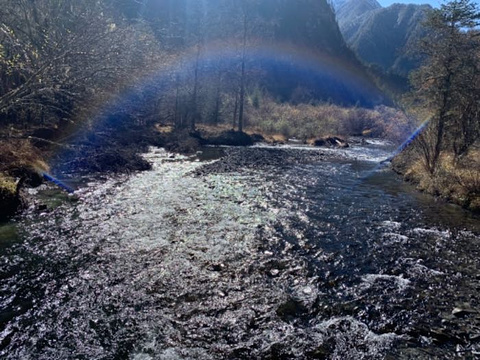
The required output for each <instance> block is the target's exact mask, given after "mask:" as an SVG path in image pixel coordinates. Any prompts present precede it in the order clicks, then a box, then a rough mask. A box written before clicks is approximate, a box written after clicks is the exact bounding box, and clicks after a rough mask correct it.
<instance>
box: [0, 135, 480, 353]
mask: <svg viewBox="0 0 480 360" xmlns="http://www.w3.org/2000/svg"><path fill="white" fill-rule="evenodd" d="M390 150H391V148H390V146H388V144H385V143H383V142H380V141H379V142H371V143H369V144H366V145H364V146H356V147H353V148H351V149H346V150H328V151H327V150H318V149H309V148H302V147H297V148H295V147H276V148H272V147H254V148H248V149H245V148H242V149H229V148H227V149H221V150H218V149H206V150H205V153H204V156H203V158H202V159H201V160H202V161H200V160H199V159H197V160H196V161H194V159H187V158H183V157H179V156H176V157H174V156H173V155H169V154H167V153H165V152H164V151H163V150H161V149H152V151H151V152H150V153H149V154H147V155H146V157H147V158H148V159H149V160H150V161H151V162H152V163H153V164H154V168H153V170H152V171H149V172H143V173H139V174H135V175H131V176H118V177H114V178H109V179H103V180H90V182H87V183H84V184H83V185H81V186H80V187H79V190H77V192H76V194H75V196H74V197H69V196H66V195H63V194H61V193H59V192H58V191H56V190H51V189H50V190H49V189H43V190H42V189H40V190H38V191H36V194H34V195H35V198H36V199H39V200H37V201H40V202H41V203H42V204H43V205H37V206H34V207H32V209H30V210H29V211H28V212H27V213H26V214H24V215H23V216H22V217H21V218H19V219H17V221H16V222H12V223H10V224H6V225H4V226H1V227H0V261H1V267H0V305H1V306H0V358H2V359H26V360H28V359H32V360H33V359H35V360H40V359H132V360H151V359H384V358H387V359H453V358H458V359H463V358H466V359H475V358H476V357H477V356H479V354H480V313H479V310H480V307H479V301H480V296H479V291H480V272H479V270H480V269H479V268H480V265H479V260H478V259H479V255H480V235H479V234H480V219H479V218H478V217H474V216H473V215H470V214H469V213H466V212H464V211H462V210H461V209H459V208H458V207H455V206H452V205H447V204H443V203H441V202H439V201H435V200H434V199H432V198H430V197H428V196H425V195H422V194H419V193H417V192H415V191H414V190H413V189H412V188H411V187H410V186H409V185H407V184H404V183H402V182H401V181H400V180H399V179H398V178H397V177H396V175H395V174H394V173H393V172H392V171H390V170H389V169H387V168H384V167H381V166H379V165H378V164H379V161H380V160H382V159H384V158H387V157H388V156H389V154H390ZM219 151H221V152H224V153H225V154H224V155H225V156H223V157H222V158H221V159H217V160H212V159H214V158H215V157H218V156H217V155H218V152H219ZM212 153H213V156H212Z"/></svg>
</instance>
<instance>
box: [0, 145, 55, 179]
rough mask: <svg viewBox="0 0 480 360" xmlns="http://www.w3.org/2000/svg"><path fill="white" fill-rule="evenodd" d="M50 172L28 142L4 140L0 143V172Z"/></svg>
mask: <svg viewBox="0 0 480 360" xmlns="http://www.w3.org/2000/svg"><path fill="white" fill-rule="evenodd" d="M23 168H27V169H31V170H35V171H37V172H40V173H41V172H45V171H48V165H47V163H46V162H45V161H44V159H43V158H42V156H41V155H40V153H39V150H38V149H37V148H35V147H34V146H33V145H32V144H31V143H30V141H28V140H20V139H14V140H3V141H2V142H1V143H0V172H2V173H4V174H12V173H13V172H14V171H16V170H18V169H23Z"/></svg>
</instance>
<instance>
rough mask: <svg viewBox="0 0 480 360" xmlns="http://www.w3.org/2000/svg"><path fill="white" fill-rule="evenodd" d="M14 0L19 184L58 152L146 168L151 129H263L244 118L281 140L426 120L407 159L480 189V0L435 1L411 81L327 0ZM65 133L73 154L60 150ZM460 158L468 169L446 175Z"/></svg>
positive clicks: (194, 139) (8, 36) (430, 174)
mask: <svg viewBox="0 0 480 360" xmlns="http://www.w3.org/2000/svg"><path fill="white" fill-rule="evenodd" d="M1 5H2V6H1V10H0V11H1V13H0V17H1V19H2V24H1V33H0V36H1V40H2V41H1V45H0V46H1V47H0V67H1V82H0V126H1V137H2V144H1V149H0V150H1V153H2V157H3V158H4V159H5V160H4V161H2V164H1V169H0V170H1V171H2V174H3V175H2V183H4V184H5V185H4V186H5V189H7V188H8V189H10V192H11V190H13V189H14V188H18V186H15V183H17V185H18V181H19V179H22V184H23V182H24V181H25V180H26V181H27V183H28V182H29V181H30V182H33V183H34V182H35V181H31V178H35V177H38V176H36V174H37V173H42V171H46V170H47V169H49V168H50V165H49V163H53V162H55V163H59V162H63V163H64V164H70V166H67V165H65V166H64V168H68V169H69V170H72V171H74V169H76V170H77V171H78V170H80V169H81V168H83V170H88V169H90V170H91V171H95V170H100V171H103V170H106V171H109V170H114V171H121V170H122V168H123V169H124V170H128V171H131V170H134V169H137V168H139V169H142V168H145V167H148V165H147V164H144V163H142V161H141V160H139V159H138V157H136V155H135V154H136V153H138V152H141V149H135V148H134V147H137V146H138V144H143V145H144V146H145V145H146V144H154V145H162V146H167V147H168V148H171V149H174V150H176V151H183V152H189V151H190V152H192V151H196V149H197V148H198V146H199V143H202V141H205V139H203V138H202V134H201V131H204V132H206V133H205V134H203V137H214V138H215V140H214V141H213V142H214V143H219V142H220V143H221V142H227V144H228V143H232V142H233V143H235V142H240V143H241V144H249V143H251V140H250V139H247V138H246V137H243V138H242V137H241V136H240V138H238V139H235V136H236V135H235V133H230V134H229V133H228V131H232V130H234V131H237V130H238V132H239V133H243V131H244V130H245V131H247V132H248V133H249V134H257V135H261V136H262V137H263V138H269V139H270V141H278V140H280V141H285V140H288V139H289V138H297V139H299V140H301V141H302V142H305V143H307V142H310V143H313V142H314V140H315V139H316V138H321V137H326V136H332V135H335V136H341V137H344V138H345V137H348V136H352V135H355V136H358V135H360V136H365V135H366V136H370V137H383V138H388V139H391V140H393V141H395V142H398V143H401V142H402V141H403V140H404V139H406V138H408V136H409V134H411V133H413V132H414V131H415V128H416V127H418V126H420V125H422V124H423V125H422V129H423V130H422V131H421V133H420V136H418V137H417V138H416V139H415V141H414V142H413V143H412V144H411V146H409V147H408V148H407V149H406V150H405V151H404V152H403V153H402V155H401V156H399V157H398V159H397V161H396V162H394V165H395V166H394V168H395V169H396V170H397V171H399V172H401V173H403V174H404V175H405V176H406V178H407V179H409V180H411V181H414V182H415V183H416V184H418V185H419V187H420V188H421V189H423V190H427V191H429V192H431V193H437V194H441V195H442V196H444V197H446V198H450V197H452V196H453V198H455V197H456V201H457V202H461V203H462V202H463V204H465V205H466V206H467V207H468V206H470V202H472V201H473V200H472V197H474V194H476V193H477V192H478V182H479V179H478V174H477V172H473V173H472V172H471V171H470V169H472V168H474V169H476V168H478V164H477V163H475V162H476V159H477V158H478V157H477V156H476V146H477V144H478V137H479V125H478V124H479V120H478V108H479V99H478V93H479V91H478V86H479V80H478V66H479V61H478V56H479V55H478V36H477V33H478V32H477V30H476V27H477V24H478V12H477V9H476V7H475V5H474V3H472V2H470V1H464V0H462V1H452V2H449V3H447V4H445V5H442V7H441V8H440V9H435V10H432V11H431V14H430V15H429V18H428V21H427V22H426V24H425V27H426V28H427V29H430V30H431V31H428V33H427V35H426V36H425V37H424V38H423V39H422V40H421V41H419V42H418V44H416V45H415V46H416V49H415V51H416V53H417V54H418V53H419V54H421V55H420V57H421V59H423V60H422V61H423V62H422V66H421V67H419V68H418V69H417V70H414V71H412V73H411V85H410V90H408V91H407V92H405V91H404V90H401V91H400V92H399V90H398V89H397V88H395V85H392V84H391V83H390V80H389V77H388V75H387V74H386V73H382V71H381V70H373V68H369V67H368V66H365V64H363V63H362V62H361V61H359V60H358V59H357V57H356V55H355V53H354V52H353V51H352V50H350V49H349V48H348V46H347V45H346V43H345V41H344V40H343V37H342V34H341V32H340V30H339V27H338V25H337V23H336V20H335V13H334V11H332V8H331V5H330V4H329V3H327V1H311V0H302V1H301V6H300V5H298V4H297V3H295V4H294V5H293V3H292V2H283V1H276V0H263V1H259V0H242V1H235V0H231V1H220V0H212V1H207V2H199V1H193V0H181V1H169V0H161V1H155V2H148V1H147V2H137V1H128V0H108V1H100V2H99V1H93V0H92V1H90V0H89V1H85V2H82V3H78V2H76V1H73V0H72V1H51V0H37V1H29V0H22V1H18V2H11V1H7V0H5V1H3V2H2V4H1ZM392 86H393V87H392ZM172 129H174V130H175V131H173V132H172ZM199 131H200V132H199ZM166 133H169V135H168V136H166ZM222 133H223V135H219V134H222ZM237 135H238V134H237ZM199 139H200V142H199ZM207 142H208V141H207ZM119 145H121V146H120V148H121V149H120V151H117V150H116V149H117V148H118V147H119ZM58 147H66V148H68V149H69V151H68V153H69V157H70V158H68V159H62V160H58V159H55V161H54V160H52V158H51V157H52V156H53V155H52V153H55V152H57V153H58V151H56V150H58ZM36 148H40V149H41V151H40V152H38V151H37V150H36ZM112 153H115V155H114V156H113V155H112ZM112 156H113V157H118V158H117V159H112ZM92 159H93V160H92ZM89 162H90V163H89ZM58 171H60V170H58ZM62 171H65V169H62ZM450 173H454V174H455V175H454V176H453V175H452V176H453V177H454V178H455V179H456V182H454V183H451V184H447V183H442V181H444V179H445V178H450V177H452V176H450V175H451V174H450ZM15 179H17V180H15ZM5 192H6V193H8V191H6V190H5ZM451 195H452V196H451ZM5 196H7V195H5ZM461 199H463V200H461ZM453 200H455V199H453ZM473 202H474V203H475V201H473ZM475 204H476V203H475ZM475 204H474V205H472V208H476V207H477V206H476V205H475Z"/></svg>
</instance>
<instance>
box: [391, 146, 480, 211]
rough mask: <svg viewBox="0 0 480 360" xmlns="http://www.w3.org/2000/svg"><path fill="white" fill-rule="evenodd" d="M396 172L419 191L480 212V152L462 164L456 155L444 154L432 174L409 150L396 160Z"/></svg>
mask: <svg viewBox="0 0 480 360" xmlns="http://www.w3.org/2000/svg"><path fill="white" fill-rule="evenodd" d="M392 169H393V170H394V171H396V172H397V173H398V174H400V175H401V176H402V177H403V179H404V180H405V181H407V182H409V183H411V184H413V185H414V186H415V187H416V188H417V189H418V190H419V191H422V192H425V193H427V194H429V195H431V196H434V197H436V198H440V199H442V200H444V201H448V202H450V203H453V204H457V205H460V206H462V207H463V208H465V209H468V210H470V211H472V212H475V213H480V150H479V149H472V150H471V151H470V152H469V153H468V154H467V155H466V156H464V157H462V158H461V159H460V160H458V161H455V160H454V156H453V154H452V153H448V152H444V153H442V155H441V157H440V160H439V164H438V167H437V169H436V171H435V172H434V173H433V174H430V173H429V172H428V171H427V170H426V167H425V166H424V162H423V160H422V158H421V156H419V154H418V153H417V152H415V149H412V148H407V149H405V150H404V151H403V152H402V153H400V154H398V155H397V156H396V157H395V158H394V159H393V161H392Z"/></svg>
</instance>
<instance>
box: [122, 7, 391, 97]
mask: <svg viewBox="0 0 480 360" xmlns="http://www.w3.org/2000/svg"><path fill="white" fill-rule="evenodd" d="M117 1H119V2H120V4H122V6H121V8H122V9H123V11H124V14H126V15H127V17H129V18H134V17H137V16H141V17H143V18H145V19H147V20H149V21H148V22H149V23H150V24H152V26H154V32H155V33H156V34H157V36H158V38H159V40H160V41H161V42H163V43H167V44H168V43H169V41H171V39H174V40H175V42H174V43H172V47H173V48H174V49H176V48H178V49H179V50H180V51H184V50H185V48H188V47H189V46H191V47H195V43H196V42H197V43H198V42H199V41H200V42H203V43H208V42H212V43H215V42H216V41H217V40H221V41H224V42H226V43H227V45H229V44H230V46H232V47H233V46H234V45H235V44H236V43H237V44H238V43H239V45H236V46H237V47H238V46H241V39H242V37H243V35H242V34H244V31H245V35H246V37H247V38H249V39H250V38H251V39H252V41H254V42H255V43H256V46H257V47H259V48H262V47H263V48H264V51H263V52H262V51H259V55H258V56H257V57H255V58H250V59H248V61H249V65H256V66H257V67H258V68H260V69H261V70H263V71H262V72H260V73H261V74H262V76H263V78H264V79H265V81H264V84H262V85H264V87H265V88H267V89H268V90H269V92H270V93H271V94H272V95H274V96H275V97H276V98H279V99H281V100H285V101H288V100H290V99H291V98H292V96H293V94H294V93H295V92H298V91H299V89H300V90H301V91H304V92H307V93H309V94H310V95H311V96H312V98H314V99H318V100H332V101H334V102H337V103H341V104H356V103H360V104H367V105H371V104H373V103H377V102H378V101H381V100H379V99H381V98H382V94H381V92H380V91H379V90H378V88H376V86H375V84H374V82H373V81H372V79H371V78H370V77H369V75H368V73H367V70H366V68H365V67H364V66H363V65H362V64H361V62H360V61H359V60H358V59H357V57H356V56H355V54H354V53H353V52H352V50H351V49H349V47H348V46H347V44H346V42H345V41H344V38H343V36H342V33H341V32H340V29H339V26H338V24H337V22H336V20H335V14H334V12H333V10H332V7H331V5H330V4H329V3H328V1H327V0H262V1H244V2H240V1H234V0H210V1H207V2H203V1H198V0H156V1H149V2H147V1H137V2H132V1H128V0H117ZM244 26H246V27H247V28H246V29H244ZM253 39H254V40H253ZM182 46H183V48H182ZM216 59H217V60H218V56H217V58H216ZM232 61H236V62H237V63H234V64H232V66H238V59H237V58H236V57H233V58H232Z"/></svg>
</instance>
